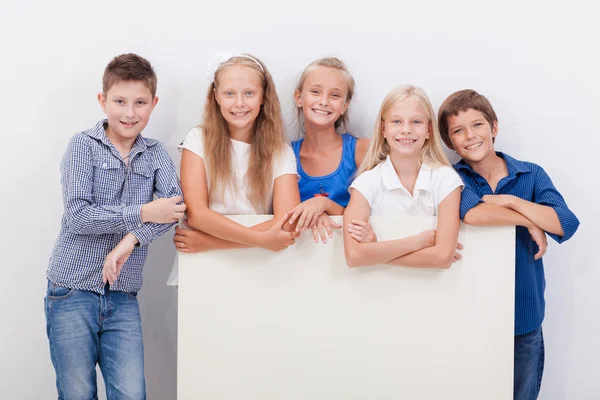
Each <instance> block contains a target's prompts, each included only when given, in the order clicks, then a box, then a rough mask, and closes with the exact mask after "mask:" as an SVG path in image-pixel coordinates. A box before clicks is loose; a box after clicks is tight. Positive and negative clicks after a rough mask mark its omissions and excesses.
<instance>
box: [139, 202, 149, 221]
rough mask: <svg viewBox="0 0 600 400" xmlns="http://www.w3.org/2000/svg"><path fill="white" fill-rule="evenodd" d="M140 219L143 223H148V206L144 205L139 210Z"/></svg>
mask: <svg viewBox="0 0 600 400" xmlns="http://www.w3.org/2000/svg"><path fill="white" fill-rule="evenodd" d="M140 219H141V220H142V222H143V223H146V222H148V204H144V205H142V207H141V208H140Z"/></svg>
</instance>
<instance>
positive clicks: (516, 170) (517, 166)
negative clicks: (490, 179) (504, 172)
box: [454, 151, 531, 175]
mask: <svg viewBox="0 0 600 400" xmlns="http://www.w3.org/2000/svg"><path fill="white" fill-rule="evenodd" d="M496 155H497V156H498V157H500V158H502V159H503V160H504V162H505V163H506V169H508V175H517V174H522V173H527V172H531V168H529V165H527V163H524V162H523V161H519V160H516V159H514V158H512V157H511V156H509V155H508V154H504V153H502V152H500V151H497V152H496ZM454 166H455V167H456V169H458V170H459V171H469V172H470V173H475V171H473V168H471V166H470V165H469V164H468V163H467V162H466V161H465V160H460V161H459V162H458V163H456V164H455V165H454Z"/></svg>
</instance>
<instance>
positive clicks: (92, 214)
mask: <svg viewBox="0 0 600 400" xmlns="http://www.w3.org/2000/svg"><path fill="white" fill-rule="evenodd" d="M65 203H66V204H65V217H66V219H67V223H68V229H69V231H70V232H72V233H76V234H81V235H94V234H95V235H97V234H107V233H125V232H131V231H133V230H135V229H138V228H140V227H141V226H142V225H143V222H142V219H141V216H140V209H141V206H140V205H133V206H97V205H95V204H89V202H87V201H81V200H80V201H68V200H67V201H66V202H65Z"/></svg>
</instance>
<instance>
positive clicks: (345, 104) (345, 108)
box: [342, 101, 350, 115]
mask: <svg viewBox="0 0 600 400" xmlns="http://www.w3.org/2000/svg"><path fill="white" fill-rule="evenodd" d="M348 106H350V102H349V101H347V102H345V103H344V111H342V115H344V113H345V112H346V111H347V110H348Z"/></svg>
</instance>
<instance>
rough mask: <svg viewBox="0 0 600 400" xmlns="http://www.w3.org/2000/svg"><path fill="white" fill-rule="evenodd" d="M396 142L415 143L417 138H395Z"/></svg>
mask: <svg viewBox="0 0 600 400" xmlns="http://www.w3.org/2000/svg"><path fill="white" fill-rule="evenodd" d="M395 140H396V142H398V143H400V144H413V143H415V142H416V141H417V139H395Z"/></svg>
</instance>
